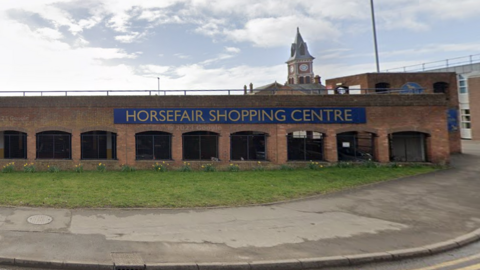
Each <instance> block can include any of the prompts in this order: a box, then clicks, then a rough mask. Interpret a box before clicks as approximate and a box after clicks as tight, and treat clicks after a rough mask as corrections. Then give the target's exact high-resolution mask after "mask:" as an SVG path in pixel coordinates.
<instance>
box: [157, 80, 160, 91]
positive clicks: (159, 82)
mask: <svg viewBox="0 0 480 270" xmlns="http://www.w3.org/2000/svg"><path fill="white" fill-rule="evenodd" d="M157 80H158V95H160V77H157Z"/></svg>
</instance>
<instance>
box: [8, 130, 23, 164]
mask: <svg viewBox="0 0 480 270" xmlns="http://www.w3.org/2000/svg"><path fill="white" fill-rule="evenodd" d="M3 138H4V143H5V147H4V151H3V158H8V159H10V158H27V134H26V133H23V132H18V131H4V132H3Z"/></svg>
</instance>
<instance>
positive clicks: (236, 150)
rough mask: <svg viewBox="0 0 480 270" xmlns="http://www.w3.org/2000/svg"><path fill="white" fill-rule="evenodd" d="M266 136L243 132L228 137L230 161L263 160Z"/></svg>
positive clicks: (258, 133)
mask: <svg viewBox="0 0 480 270" xmlns="http://www.w3.org/2000/svg"><path fill="white" fill-rule="evenodd" d="M266 143H267V136H266V134H265V133H262V132H254V131H243V132H237V133H233V134H231V135H230V159H231V160H265V159H266V156H265V150H266V148H265V147H266Z"/></svg>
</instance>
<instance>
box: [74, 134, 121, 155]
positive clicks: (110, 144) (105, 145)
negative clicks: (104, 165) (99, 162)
mask: <svg viewBox="0 0 480 270" xmlns="http://www.w3.org/2000/svg"><path fill="white" fill-rule="evenodd" d="M81 159H117V134H115V133H112V132H108V131H99V130H96V131H90V132H85V133H82V134H81Z"/></svg>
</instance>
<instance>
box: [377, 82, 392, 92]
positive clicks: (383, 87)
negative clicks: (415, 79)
mask: <svg viewBox="0 0 480 270" xmlns="http://www.w3.org/2000/svg"><path fill="white" fill-rule="evenodd" d="M389 89H390V84H389V83H386V82H381V83H377V84H375V92H376V93H385V92H387V91H388V90H389Z"/></svg>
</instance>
